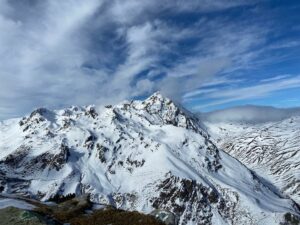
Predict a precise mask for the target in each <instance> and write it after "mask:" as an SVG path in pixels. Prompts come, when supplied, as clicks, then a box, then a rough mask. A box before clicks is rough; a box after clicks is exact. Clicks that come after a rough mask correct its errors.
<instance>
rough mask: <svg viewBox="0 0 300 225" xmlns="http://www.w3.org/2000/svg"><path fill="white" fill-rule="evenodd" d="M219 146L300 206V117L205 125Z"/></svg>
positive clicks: (208, 123)
mask: <svg viewBox="0 0 300 225" xmlns="http://www.w3.org/2000/svg"><path fill="white" fill-rule="evenodd" d="M205 124H206V126H207V127H208V128H209V130H210V133H211V134H212V136H213V137H214V139H215V140H216V142H215V143H217V146H218V147H219V148H221V149H223V150H225V151H226V152H228V153H229V154H230V155H232V156H233V157H235V158H236V159H238V160H239V161H241V162H242V163H244V164H245V165H246V166H248V167H249V168H251V169H252V170H253V171H255V172H256V173H257V174H259V175H260V176H263V177H264V178H265V179H267V180H268V181H269V182H271V183H273V184H274V185H275V186H276V187H277V188H278V189H280V191H281V192H282V193H284V194H285V195H286V196H289V197H290V198H292V199H293V200H294V201H295V202H297V203H298V204H300V172H299V171H300V147H299V143H300V116H291V117H289V118H286V119H282V120H279V121H275V122H265V123H252V124H250V123H242V122H218V123H213V122H205Z"/></svg>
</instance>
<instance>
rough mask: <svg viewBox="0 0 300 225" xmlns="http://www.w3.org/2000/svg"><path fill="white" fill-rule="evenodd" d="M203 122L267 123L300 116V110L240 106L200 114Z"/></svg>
mask: <svg viewBox="0 0 300 225" xmlns="http://www.w3.org/2000/svg"><path fill="white" fill-rule="evenodd" d="M200 116H201V117H202V119H203V120H206V121H209V122H243V123H252V124H256V123H265V122H270V121H280V120H283V119H287V118H290V117H291V116H300V108H290V109H282V108H274V107H268V106H253V105H247V106H239V107H233V108H228V109H224V110H217V111H213V112H209V113H203V114H200Z"/></svg>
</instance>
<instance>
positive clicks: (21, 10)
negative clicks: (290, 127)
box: [0, 0, 300, 119]
mask: <svg viewBox="0 0 300 225" xmlns="http://www.w3.org/2000/svg"><path fill="white" fill-rule="evenodd" d="M299 12H300V2H299V1H275V0H274V1H267V0H260V1H255V0H230V1H229V0H226V1H225V0H193V1H183V0H172V1H171V0H152V1H148V0H147V1H146V0H145V1H143V0H86V1H80V0H65V1H60V0H23V1H19V0H1V1H0V32H1V35H0V119H5V118H9V117H14V116H20V115H23V114H24V113H28V112H30V111H31V110H32V109H33V108H36V107H39V106H46V107H49V108H60V107H65V106H68V105H85V104H114V103H117V102H119V101H122V100H124V99H132V98H134V99H141V98H144V97H146V96H148V95H150V94H151V93H153V92H154V91H158V90H159V91H161V92H162V93H163V94H165V95H167V96H169V97H171V98H173V99H175V100H176V101H179V102H181V103H182V104H183V105H184V106H185V107H187V108H188V109H190V110H192V111H211V110H215V109H222V108H227V107H232V106H236V105H245V104H257V105H272V106H276V107H295V106H299V105H300V102H299V100H298V96H299V94H300V63H299V62H300V53H299V52H300V14H299Z"/></svg>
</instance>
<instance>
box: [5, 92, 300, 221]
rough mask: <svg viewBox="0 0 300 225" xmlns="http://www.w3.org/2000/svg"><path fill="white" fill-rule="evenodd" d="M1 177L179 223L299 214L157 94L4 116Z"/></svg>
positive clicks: (45, 195)
mask: <svg viewBox="0 0 300 225" xmlns="http://www.w3.org/2000/svg"><path fill="white" fill-rule="evenodd" d="M213 129H217V128H216V127H215V126H213V127H212V128H211V129H210V130H209V132H211V131H213ZM215 133H216V134H218V135H220V137H221V136H222V137H223V134H222V135H221V134H219V133H218V132H215ZM225 136H226V135H225ZM219 144H220V142H219V143H218V145H219ZM220 146H222V145H221V144H220ZM226 151H227V150H226ZM227 152H228V151H227ZM259 175H260V174H259ZM0 186H1V189H3V193H7V194H17V195H22V196H30V197H33V198H37V199H41V200H44V201H45V200H48V199H49V198H51V197H53V196H54V195H55V194H60V195H66V194H68V193H76V194H77V195H81V194H86V193H88V194H90V196H91V200H92V201H93V202H96V203H99V204H109V205H113V206H115V207H117V208H122V209H126V210H138V211H140V212H144V213H150V212H152V211H154V210H158V211H166V212H170V213H172V214H173V215H175V216H176V217H177V218H178V222H179V224H262V225H263V224H264V225H265V224H281V223H283V222H284V221H285V215H286V214H291V215H292V216H295V217H297V216H299V209H298V208H297V206H296V204H295V202H293V200H292V199H291V198H290V197H289V196H288V195H283V194H281V193H280V191H279V190H278V189H277V188H276V186H274V185H272V183H270V182H268V181H267V180H266V179H263V178H261V175H260V176H257V175H256V173H254V172H253V171H252V170H250V169H248V168H247V167H246V166H245V165H243V164H242V163H241V162H240V161H238V160H237V159H235V158H233V157H231V156H230V155H229V154H227V153H226V152H224V151H223V150H222V147H219V148H218V147H217V146H216V145H215V139H214V138H211V137H210V135H209V134H208V132H207V131H206V129H205V126H204V125H203V124H202V123H201V121H199V119H198V118H197V117H196V116H194V115H192V114H191V113H190V112H188V111H186V110H185V109H183V108H182V107H180V106H178V105H176V104H174V103H173V102H172V101H171V100H170V99H168V98H164V97H163V96H161V95H160V94H159V93H155V94H153V95H152V96H151V97H149V98H148V99H146V100H145V101H131V102H124V103H122V104H119V105H116V106H110V105H109V106H106V107H95V106H87V107H77V106H76V107H75V106H73V107H70V108H67V109H63V110H57V111H51V110H48V109H43V108H41V109H37V110H35V111H34V112H32V113H31V115H28V116H26V117H24V118H20V119H12V120H7V121H3V122H2V123H1V125H0ZM278 187H279V186H278ZM298 193H299V192H298ZM290 196H291V197H293V196H292V195H290Z"/></svg>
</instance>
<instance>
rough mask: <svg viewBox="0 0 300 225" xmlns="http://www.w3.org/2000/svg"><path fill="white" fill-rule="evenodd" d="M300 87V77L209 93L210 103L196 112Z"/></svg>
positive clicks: (197, 107)
mask: <svg viewBox="0 0 300 225" xmlns="http://www.w3.org/2000/svg"><path fill="white" fill-rule="evenodd" d="M299 87H300V76H296V77H292V78H286V79H279V80H278V79H275V80H270V81H269V82H266V83H259V84H258V85H253V86H246V87H242V88H238V87H233V88H230V89H218V90H217V91H215V92H211V93H208V94H207V95H206V96H205V97H206V98H207V99H210V100H211V101H210V103H208V104H203V105H201V106H196V107H194V109H195V110H199V109H204V108H207V107H210V106H215V105H221V104H224V103H228V102H234V101H238V100H245V99H255V98H261V97H264V96H267V95H270V94H272V93H274V92H276V91H280V90H286V89H291V88H299Z"/></svg>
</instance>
